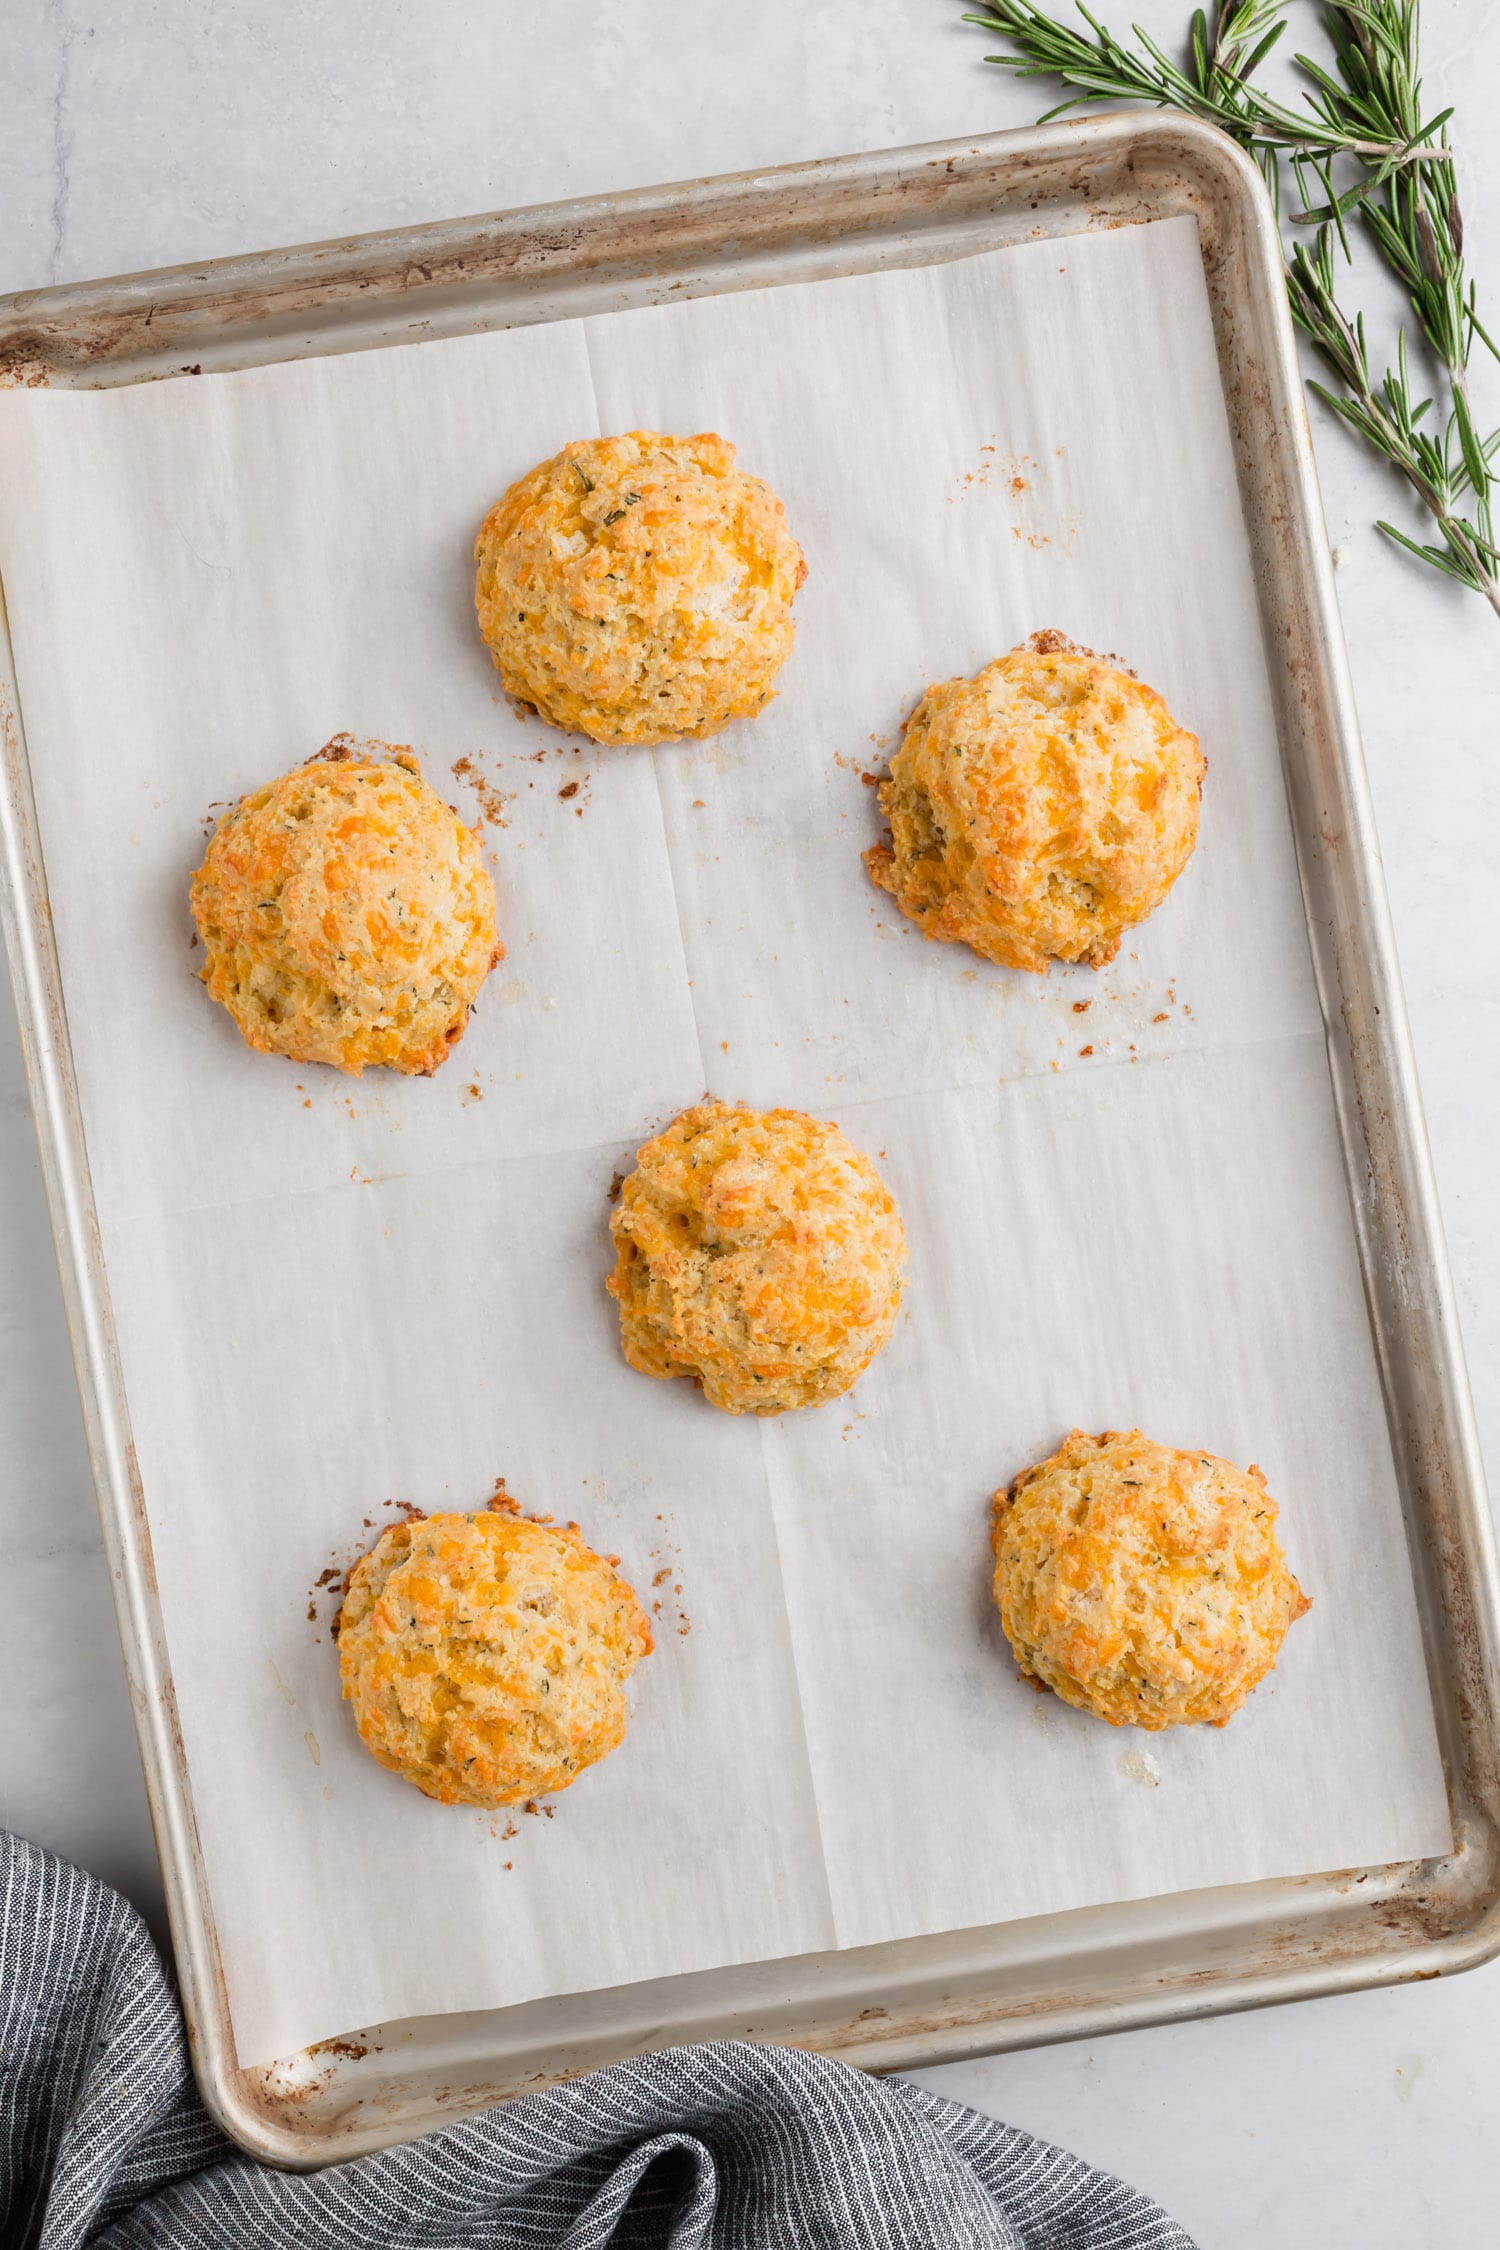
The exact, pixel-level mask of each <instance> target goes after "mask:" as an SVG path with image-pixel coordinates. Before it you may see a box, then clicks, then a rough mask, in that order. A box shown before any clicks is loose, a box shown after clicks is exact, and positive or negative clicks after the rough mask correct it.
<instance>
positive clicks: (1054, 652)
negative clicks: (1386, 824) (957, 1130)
mask: <svg viewBox="0 0 1500 2250" xmlns="http://www.w3.org/2000/svg"><path fill="white" fill-rule="evenodd" d="M1203 773H1204V758H1203V753H1202V751H1201V750H1200V749H1199V747H1198V738H1197V736H1196V735H1192V734H1189V733H1188V732H1187V731H1186V729H1185V728H1183V727H1180V726H1179V725H1178V724H1177V722H1176V720H1175V719H1174V718H1173V717H1172V714H1171V712H1170V711H1169V710H1168V709H1167V707H1166V705H1165V703H1164V702H1163V701H1162V699H1161V697H1160V696H1159V695H1158V694H1157V693H1156V690H1155V689H1154V688H1149V687H1146V686H1145V685H1143V683H1142V682H1141V681H1140V680H1138V679H1136V678H1135V677H1134V676H1133V674H1131V673H1129V672H1127V671H1124V670H1123V669H1122V668H1121V667H1120V666H1119V665H1118V664H1115V663H1113V662H1110V661H1108V660H1107V659H1105V658H1104V657H1100V656H1095V655H1093V654H1092V653H1091V651H1089V650H1088V649H1082V648H1075V647H1074V646H1073V644H1072V643H1071V642H1070V641H1067V640H1065V639H1064V638H1063V636H1062V634H1060V633H1034V634H1033V635H1032V637H1031V639H1030V640H1029V641H1028V642H1027V643H1026V644H1025V646H1024V647H1022V648H1014V649H1012V650H1011V652H1010V654H1009V655H1008V656H1002V657H1000V658H998V659H997V660H996V662H995V663H993V664H987V665H986V666H985V668H984V670H983V671H982V672H980V673H978V674H976V676H975V677H974V678H973V679H972V680H963V679H957V680H942V681H939V682H938V683H937V684H936V685H934V686H932V687H929V688H928V690H927V693H926V694H925V695H924V696H923V698H922V700H921V702H920V703H919V704H918V705H917V708H916V710H915V711H914V712H913V713H912V715H911V717H910V718H909V719H908V720H907V722H906V727H905V730H904V734H903V739H902V743H901V747H900V749H899V750H898V751H897V752H896V754H895V756H894V757H893V758H892V760H891V774H890V779H889V780H888V781H884V782H882V783H881V786H880V804H881V809H882V810H883V811H884V813H885V815H886V817H887V819H888V820H889V822H890V825H891V840H890V842H889V844H878V845H876V846H875V847H874V848H873V850H871V851H868V852H866V854H865V865H866V867H867V868H868V870H869V873H870V876H871V878H872V880H873V881H874V882H876V883H877V884H878V885H879V886H880V888H881V889H882V890H885V891H889V892H890V894H891V896H892V897H893V898H894V899H895V901H896V903H897V905H898V906H899V907H900V908H901V911H902V912H903V914H907V915H909V916H910V917H911V919H912V921H914V922H915V923H916V924H917V926H918V928H919V929H920V930H921V931H922V933H923V935H924V936H926V937H929V938H939V939H942V940H945V941H947V942H948V943H956V944H962V945H968V946H971V947H972V948H973V950H974V951H975V952H976V953H979V954H982V955H983V956H984V958H985V959H986V960H987V961H996V962H999V963H1000V964H1001V965H1002V966H1004V967H1006V968H1012V969H1032V970H1038V971H1045V970H1046V968H1047V965H1048V963H1049V962H1050V961H1054V960H1056V961H1082V962H1086V963H1087V964H1088V966H1089V967H1090V968H1096V969H1097V968H1102V967H1103V966H1104V964H1105V963H1106V962H1108V961H1112V960H1113V959H1114V957H1115V955H1116V953H1118V951H1119V949H1120V940H1121V937H1122V936H1123V934H1124V932H1125V931H1126V930H1128V929H1130V928H1132V927H1133V926H1134V924H1135V923H1137V922H1141V921H1144V920H1145V917H1146V916H1147V915H1148V914H1149V913H1151V911H1152V909H1153V908H1154V907H1157V906H1159V905H1160V904H1161V902H1162V900H1163V899H1164V898H1165V897H1166V895H1167V893H1168V891H1169V890H1170V889H1171V888H1172V885H1173V884H1174V883H1175V882H1176V880H1177V878H1178V876H1179V875H1180V874H1181V873H1182V870H1183V868H1184V867H1185V866H1186V865H1187V862H1188V859H1189V857H1190V856H1191V854H1192V850H1193V846H1194V843H1195V842H1196V841H1197V835H1198V810H1199V803H1200V800H1201V797H1202V794H1203Z"/></svg>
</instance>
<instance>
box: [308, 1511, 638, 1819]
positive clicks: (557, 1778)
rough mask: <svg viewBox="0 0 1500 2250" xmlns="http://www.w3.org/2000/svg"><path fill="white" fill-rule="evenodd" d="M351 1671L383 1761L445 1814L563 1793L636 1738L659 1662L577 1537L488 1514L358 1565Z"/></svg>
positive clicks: (392, 1545) (606, 1573) (620, 1587)
mask: <svg viewBox="0 0 1500 2250" xmlns="http://www.w3.org/2000/svg"><path fill="white" fill-rule="evenodd" d="M338 1641H339V1672H340V1676H341V1678H342V1681H343V1688H344V1695H345V1697H346V1699H347V1700H348V1702H349V1703H350V1704H351V1705H352V1707H353V1712H354V1723H355V1725H356V1726H357V1727H358V1729H359V1734H360V1739H361V1741H362V1742H363V1743H364V1745H365V1748H366V1749H367V1750H368V1751H369V1752H370V1755H371V1756H372V1757H373V1758H376V1759H378V1761H379V1762H380V1764H381V1765H383V1766H388V1767H389V1768H390V1770H391V1771H392V1772H393V1773H398V1774H400V1776H401V1778H402V1779H403V1780H404V1781H410V1782H413V1783H415V1785H416V1787H417V1788H418V1789H420V1790H421V1791H422V1792H423V1794H424V1795H425V1796H428V1797H435V1798H436V1799H437V1800H438V1802H439V1803H440V1804H444V1805H514V1804H519V1803H520V1802H522V1800H523V1799H525V1798H528V1797H538V1796H541V1795H543V1794H545V1793H546V1792H547V1791H549V1790H555V1789H567V1788H569V1787H570V1786H571V1784H572V1783H573V1782H575V1781H576V1780H577V1779H578V1776H579V1775H580V1774H581V1773H582V1772H583V1771H584V1769H585V1767H587V1766H592V1765H596V1764H597V1763H598V1761H599V1760H600V1759H601V1758H604V1757H607V1756H608V1755H609V1753H610V1751H611V1750H613V1749H615V1748H616V1746H617V1745H618V1744H619V1743H620V1742H621V1741H622V1740H623V1739H624V1734H625V1716H626V1711H625V1682H626V1680H627V1679H628V1678H629V1677H630V1674H631V1673H632V1672H633V1671H634V1670H635V1667H636V1665H637V1664H638V1663H639V1662H640V1660H641V1658H642V1657H643V1656H645V1655H647V1654H648V1653H649V1652H650V1649H651V1645H652V1643H651V1628H650V1626H649V1624H648V1623H647V1621H646V1615H645V1612H644V1610H643V1609H642V1607H641V1605H640V1602H639V1601H638V1600H637V1598H636V1595H635V1591H634V1589H633V1588H632V1587H630V1586H628V1585H627V1584H626V1583H625V1581H624V1579H623V1578H621V1577H620V1576H619V1575H618V1574H617V1572H616V1571H615V1569H614V1566H613V1563H612V1562H611V1561H609V1560H606V1559H605V1558H604V1557H603V1556H601V1555H596V1554H595V1553H594V1552H593V1550H592V1548H590V1547H588V1546H586V1545H585V1543H584V1541H583V1538H582V1536H581V1535H580V1533H579V1532H578V1530H577V1528H576V1526H573V1525H568V1526H562V1525H558V1524H550V1523H536V1522H533V1521H531V1520H530V1519H529V1518H528V1517H525V1516H521V1515H514V1514H508V1515H502V1514H498V1513H495V1512H492V1511H490V1510H485V1511H484V1512H482V1513H479V1514H475V1515H437V1516H427V1517H425V1518H420V1519H419V1520H418V1521H416V1522H414V1523H399V1524H394V1525H392V1527H391V1529H390V1530H389V1531H386V1532H384V1533H382V1535H381V1537H380V1539H379V1540H378V1541H377V1543H376V1545H375V1546H374V1547H373V1548H372V1549H371V1551H370V1552H369V1554H367V1555H366V1556H364V1558H363V1559H362V1560H361V1561H360V1562H358V1563H356V1565H355V1567H354V1570H353V1571H352V1573H351V1574H350V1579H349V1590H348V1592H347V1594H346V1595H345V1597H344V1607H343V1611H342V1614H341V1616H340V1619H339V1628H338Z"/></svg>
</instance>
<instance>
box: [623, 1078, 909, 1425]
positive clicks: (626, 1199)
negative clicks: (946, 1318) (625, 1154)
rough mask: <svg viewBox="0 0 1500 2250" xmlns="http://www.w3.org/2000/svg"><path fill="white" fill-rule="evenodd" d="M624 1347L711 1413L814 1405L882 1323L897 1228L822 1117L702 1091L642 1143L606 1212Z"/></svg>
mask: <svg viewBox="0 0 1500 2250" xmlns="http://www.w3.org/2000/svg"><path fill="white" fill-rule="evenodd" d="M610 1233H611V1235H612V1236H613V1238H614V1244H615V1250H616V1263H615V1270H614V1272H613V1273H612V1274H611V1276H610V1278H609V1288H610V1291H611V1293H612V1294H613V1295H614V1297H615V1298H616V1299H617V1300H618V1302H619V1307H620V1337H621V1342H622V1344H623V1346H624V1351H625V1357H626V1358H627V1359H628V1360H629V1362H630V1364H631V1366H632V1367H635V1368H638V1369H639V1370H640V1372H641V1373H642V1374H643V1375H660V1376H671V1375H687V1376H691V1377H692V1378H693V1380H694V1381H695V1382H697V1383H698V1384H700V1385H701V1387H702V1390H703V1394H704V1396H705V1398H707V1399H708V1400H709V1401H710V1402H711V1403H712V1404H713V1405H714V1406H718V1407H722V1408H723V1410H724V1412H725V1413H726V1414H782V1413H785V1412H786V1410H787V1409H788V1408H789V1407H796V1406H818V1405H821V1404H822V1403H823V1401H824V1400H825V1399H830V1398H837V1397H838V1396H839V1395H840V1393H841V1392H844V1391H847V1390H848V1389H849V1388H850V1386H851V1385H852V1384H853V1383H854V1382H856V1381H857V1380H858V1378H859V1377H860V1376H861V1375H862V1374H863V1373H864V1371H865V1369H866V1368H867V1367H868V1366H869V1364H870V1362H871V1360H872V1359H873V1358H874V1357H875V1354H876V1353H877V1352H878V1351H879V1350H880V1348H881V1346H882V1345H883V1344H884V1343H885V1342H886V1341H887V1339H888V1338H889V1336H890V1333H891V1330H892V1328H893V1327H894V1325H895V1320H896V1312H897V1308H898V1307H899V1305H900V1302H901V1273H902V1267H903V1264H904V1262H905V1257H906V1237H905V1234H904V1232H903V1230H902V1226H901V1217H900V1213H899V1212H898V1211H897V1209H896V1205H895V1202H894V1200H893V1199H892V1196H891V1193H890V1190H889V1189H888V1188H887V1187H886V1185H885V1183H884V1181H883V1180H882V1179H881V1177H880V1174H879V1173H878V1172H877V1171H876V1169H875V1167H874V1165H873V1164H872V1163H871V1162H870V1159H869V1158H868V1157H867V1156H865V1155H863V1154H862V1153H861V1151H860V1150H859V1149H857V1148H855V1147H853V1146H852V1144H851V1143H850V1142H849V1141H847V1140H845V1138H844V1136H843V1134H842V1133H841V1132H840V1131H839V1129H838V1127H837V1126H836V1125H830V1124H825V1123H823V1122H821V1121H820V1120H819V1119H817V1118H815V1117H806V1116H804V1115H803V1114H802V1112H801V1111H800V1110H795V1109H771V1110H756V1109H747V1108H745V1107H743V1106H742V1105H739V1104H731V1103H727V1102H716V1101H707V1102H703V1103H700V1104H699V1106H698V1107H697V1108H696V1109H688V1110H684V1111H683V1113H682V1115H681V1116H680V1117H677V1118H674V1120H673V1122H672V1123H671V1124H670V1125H669V1126H668V1127H667V1129H666V1131H665V1132H664V1133H659V1134H658V1135H657V1137H656V1138H655V1140H651V1141H648V1142H647V1143H646V1145H645V1147H644V1148H643V1149H641V1151H640V1153H639V1155H638V1156H637V1158H636V1168H635V1170H634V1171H633V1172H632V1173H631V1174H630V1176H629V1178H628V1179H627V1180H626V1181H625V1183H624V1186H623V1188H622V1189H621V1193H620V1200H619V1204H618V1207H617V1208H616V1210H615V1213H614V1216H613V1218H612V1219H611V1221H610Z"/></svg>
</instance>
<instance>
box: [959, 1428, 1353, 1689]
mask: <svg viewBox="0 0 1500 2250" xmlns="http://www.w3.org/2000/svg"><path fill="white" fill-rule="evenodd" d="M992 1545H993V1547H994V1552H995V1582H994V1591H995V1601H996V1604H997V1606H998V1608H999V1611H1000V1621H1001V1623H1002V1625H1003V1626H1004V1628H1005V1634H1006V1638H1007V1639H1008V1640H1009V1642H1010V1645H1011V1647H1012V1648H1013V1649H1014V1651H1015V1654H1016V1660H1017V1662H1018V1663H1019V1664H1020V1667H1021V1670H1022V1671H1023V1672H1024V1673H1025V1674H1026V1675H1027V1676H1028V1677H1029V1678H1031V1679H1033V1680H1036V1681H1038V1682H1040V1684H1041V1685H1042V1686H1044V1687H1049V1688H1051V1689H1052V1691H1053V1693H1054V1694H1056V1695H1060V1696H1061V1697H1062V1699H1063V1701H1064V1702H1065V1703H1071V1704H1073V1705H1075V1706H1076V1707H1077V1709H1079V1710H1080V1711H1092V1712H1094V1713H1095V1714H1096V1716H1098V1717H1099V1718H1101V1719H1107V1720H1108V1721H1109V1723H1110V1725H1111V1726H1137V1727H1148V1728H1153V1729H1155V1728H1160V1727H1173V1726H1194V1725H1198V1724H1200V1723H1203V1722H1207V1723H1208V1724H1209V1725H1210V1726H1217V1727H1221V1726H1223V1725H1224V1724H1225V1723H1226V1722H1227V1721H1228V1720H1229V1719H1230V1718H1231V1717H1232V1716H1233V1714H1234V1713H1235V1712H1236V1711H1237V1710H1238V1709H1239V1707H1240V1705H1241V1704H1242V1703H1243V1702H1244V1700H1245V1698H1246V1696H1247V1695H1249V1693H1250V1692H1251V1690H1252V1688H1254V1687H1256V1686H1257V1685H1258V1683H1259V1682H1260V1681H1261V1680H1262V1679H1263V1678H1264V1677H1265V1675H1266V1673H1267V1672H1269V1671H1270V1669H1271V1667H1272V1665H1273V1664H1274V1663H1275V1662H1276V1658H1277V1656H1278V1654H1279V1653H1280V1650H1281V1644H1282V1642H1283V1640H1284V1639H1285V1638H1286V1633H1287V1628H1288V1627H1289V1626H1290V1625H1292V1624H1293V1623H1295V1621H1296V1620H1297V1618H1299V1617H1301V1616H1302V1615H1303V1613H1304V1611H1305V1610H1306V1609H1307V1608H1308V1607H1309V1603H1308V1599H1307V1596H1306V1595H1305V1594H1304V1593H1303V1592H1302V1589H1301V1587H1300V1586H1299V1585H1298V1584H1297V1581H1296V1579H1295V1578H1294V1577H1293V1576H1292V1573H1291V1571H1290V1569H1289V1568H1288V1566H1287V1560H1286V1557H1285V1555H1284V1554H1283V1553H1282V1551H1281V1547H1280V1544H1279V1542H1278V1540H1277V1537H1276V1503H1275V1501H1274V1500H1273V1499H1272V1498H1271V1496H1270V1494H1269V1493H1268V1492H1267V1490H1266V1482H1265V1478H1264V1477H1263V1476H1262V1475H1261V1473H1260V1471H1259V1469H1257V1468H1250V1469H1244V1470H1242V1469H1237V1468H1235V1467H1234V1465H1233V1464H1232V1463H1231V1462H1229V1461H1221V1460H1219V1459H1218V1458H1217V1456H1216V1455H1214V1454H1212V1453H1183V1452H1177V1451H1174V1450H1173V1449H1172V1447H1170V1446H1166V1445H1156V1444H1154V1443H1153V1442H1152V1440H1151V1439H1150V1438H1147V1437H1143V1436H1142V1434H1141V1432H1140V1431H1139V1430H1127V1431H1124V1432H1121V1431H1118V1430H1106V1431H1105V1432H1104V1433H1103V1435H1102V1436H1100V1437H1089V1436H1088V1435H1087V1434H1086V1433H1085V1432H1084V1431H1082V1430H1074V1431H1072V1432H1071V1433H1070V1435H1069V1436H1068V1438H1067V1440H1066V1442H1065V1443H1064V1444H1063V1445H1062V1446H1061V1448H1060V1449H1059V1450H1058V1451H1057V1452H1056V1453H1054V1454H1053V1455H1052V1458H1051V1459H1050V1460H1048V1461H1042V1462H1039V1463H1038V1464H1037V1466H1036V1467H1035V1468H1031V1469H1025V1470H1023V1471H1022V1473H1021V1475H1020V1476H1018V1477H1017V1478H1016V1479H1015V1482H1014V1483H1013V1484H1012V1485H1011V1486H1010V1489H1009V1490H1008V1491H1002V1492H997V1493H996V1494H995V1499H994V1532H993V1539H992Z"/></svg>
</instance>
